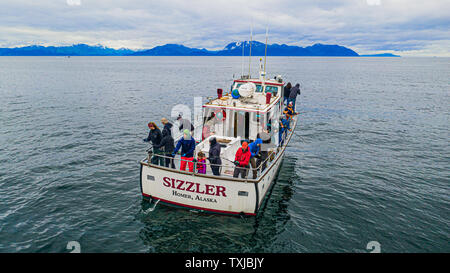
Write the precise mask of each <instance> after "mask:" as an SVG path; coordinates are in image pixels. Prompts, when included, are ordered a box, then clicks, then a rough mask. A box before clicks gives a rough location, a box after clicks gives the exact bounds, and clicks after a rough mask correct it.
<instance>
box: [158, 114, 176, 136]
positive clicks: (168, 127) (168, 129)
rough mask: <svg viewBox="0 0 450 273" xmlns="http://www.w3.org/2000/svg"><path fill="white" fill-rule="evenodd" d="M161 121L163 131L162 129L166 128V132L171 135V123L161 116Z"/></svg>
mask: <svg viewBox="0 0 450 273" xmlns="http://www.w3.org/2000/svg"><path fill="white" fill-rule="evenodd" d="M161 123H162V124H163V126H164V128H163V131H164V130H167V132H168V133H169V135H172V127H173V124H172V123H170V122H169V121H168V120H167V119H166V118H162V119H161Z"/></svg>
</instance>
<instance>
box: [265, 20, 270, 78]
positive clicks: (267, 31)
mask: <svg viewBox="0 0 450 273" xmlns="http://www.w3.org/2000/svg"><path fill="white" fill-rule="evenodd" d="M268 33H269V26H268V25H267V27H266V50H265V52H264V80H265V79H266V75H267V71H266V59H267V36H268Z"/></svg>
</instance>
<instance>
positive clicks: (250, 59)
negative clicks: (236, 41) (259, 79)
mask: <svg viewBox="0 0 450 273" xmlns="http://www.w3.org/2000/svg"><path fill="white" fill-rule="evenodd" d="M252 41H253V21H252V25H251V28H250V52H249V55H248V78H249V79H250V78H251V76H250V67H251V66H250V64H251V62H252Z"/></svg>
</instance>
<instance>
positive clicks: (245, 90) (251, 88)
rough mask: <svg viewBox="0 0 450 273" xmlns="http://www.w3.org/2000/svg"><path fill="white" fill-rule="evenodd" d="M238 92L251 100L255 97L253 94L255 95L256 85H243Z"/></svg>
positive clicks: (250, 83) (249, 83)
mask: <svg viewBox="0 0 450 273" xmlns="http://www.w3.org/2000/svg"><path fill="white" fill-rule="evenodd" d="M238 90H239V94H240V95H241V97H243V98H249V97H251V96H252V95H253V93H255V91H256V85H255V84H254V83H252V82H248V83H244V84H243V85H241V86H239V88H238Z"/></svg>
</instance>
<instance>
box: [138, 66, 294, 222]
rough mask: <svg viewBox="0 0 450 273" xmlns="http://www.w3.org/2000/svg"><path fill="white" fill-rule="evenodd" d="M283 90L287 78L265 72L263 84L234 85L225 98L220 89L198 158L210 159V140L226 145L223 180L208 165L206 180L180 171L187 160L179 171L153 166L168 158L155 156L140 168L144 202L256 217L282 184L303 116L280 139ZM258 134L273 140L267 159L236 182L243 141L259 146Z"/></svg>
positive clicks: (206, 114)
mask: <svg viewBox="0 0 450 273" xmlns="http://www.w3.org/2000/svg"><path fill="white" fill-rule="evenodd" d="M283 87H284V81H283V79H282V78H281V76H277V77H275V78H273V79H265V72H261V73H260V77H259V78H250V77H242V78H240V79H236V80H234V81H233V84H232V88H231V90H232V91H230V92H229V93H226V94H223V91H222V89H218V92H217V93H218V94H217V97H215V98H212V99H210V100H209V101H207V102H206V103H205V104H203V105H202V108H203V113H202V114H203V124H202V129H201V130H202V132H203V135H202V139H201V141H200V140H199V141H198V143H197V145H196V147H195V153H194V155H197V154H198V152H200V151H202V152H203V153H205V154H208V152H209V148H210V141H209V140H210V139H211V138H216V140H217V142H219V143H220V145H221V154H220V157H221V159H222V164H221V165H220V166H219V167H220V175H219V176H217V175H214V174H213V173H212V169H211V165H213V164H210V163H204V164H205V165H206V173H204V174H203V173H197V172H196V171H195V170H196V168H195V167H194V171H192V172H190V171H189V170H186V171H183V170H180V169H179V166H180V163H181V160H182V159H181V158H179V156H178V155H177V156H175V158H174V162H175V166H176V168H175V169H173V168H171V167H165V166H160V165H158V164H152V161H151V158H152V157H154V156H159V157H165V156H163V155H154V154H153V153H152V152H151V151H149V153H148V156H147V157H146V158H145V159H143V160H142V161H141V162H140V164H141V171H140V182H141V183H140V187H141V193H142V196H143V198H144V199H146V200H149V201H150V202H153V203H154V204H155V206H156V205H157V204H158V203H162V204H167V205H172V206H177V207H184V208H188V209H192V210H195V211H203V212H211V213H219V214H227V215H249V216H254V215H256V214H257V213H258V210H259V209H260V208H261V205H262V203H263V201H264V199H265V197H266V195H267V193H268V191H269V189H270V188H271V186H272V185H273V184H274V181H275V180H276V177H277V173H278V171H279V169H280V165H281V162H282V159H283V156H284V153H285V150H286V147H287V146H288V144H289V142H290V140H291V138H292V136H293V131H294V129H295V127H296V125H297V120H298V116H293V117H292V118H291V119H290V121H289V122H290V128H291V130H290V131H286V134H283V135H281V134H279V130H280V127H279V120H280V117H281V116H283V115H284V114H283V110H284V107H285V106H284V105H283ZM196 130H197V128H196ZM258 133H265V134H266V135H268V136H269V138H267V139H266V141H264V143H263V148H262V149H261V150H263V151H265V152H266V155H267V156H266V157H265V158H264V160H263V161H261V162H260V164H259V166H257V167H256V168H255V169H253V168H252V169H250V170H248V174H247V176H246V177H245V178H242V177H233V173H234V169H235V168H237V166H236V165H235V164H234V163H233V162H234V161H235V154H236V151H237V150H238V149H239V148H240V147H241V143H242V142H243V141H247V142H251V141H254V140H255V139H256V137H257V135H258ZM193 161H194V164H198V163H197V162H195V160H193ZM254 172H256V177H254V176H253V173H254Z"/></svg>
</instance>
